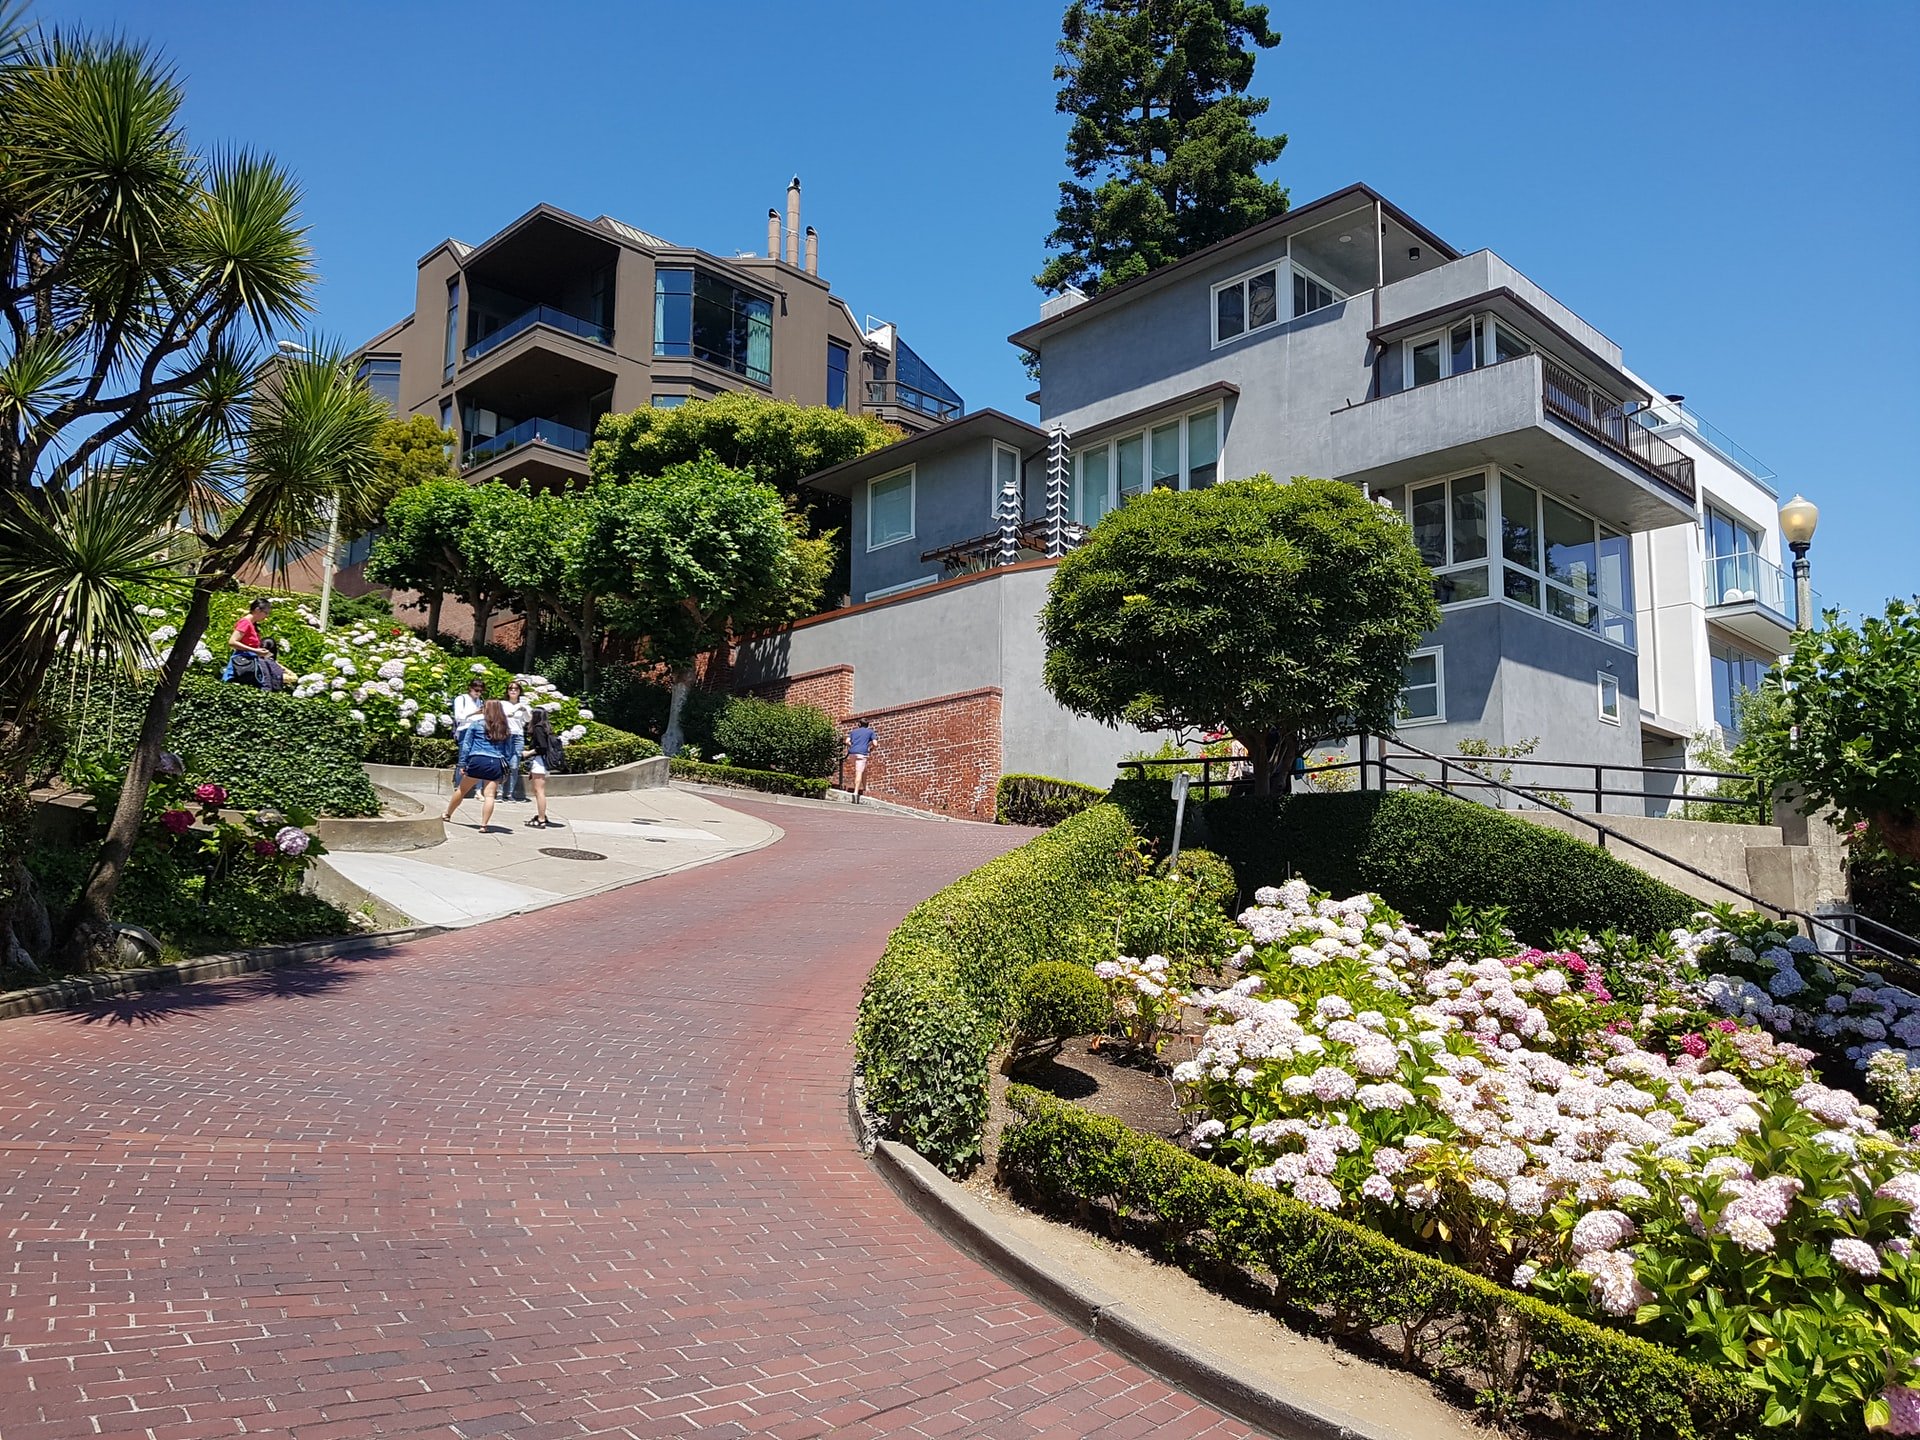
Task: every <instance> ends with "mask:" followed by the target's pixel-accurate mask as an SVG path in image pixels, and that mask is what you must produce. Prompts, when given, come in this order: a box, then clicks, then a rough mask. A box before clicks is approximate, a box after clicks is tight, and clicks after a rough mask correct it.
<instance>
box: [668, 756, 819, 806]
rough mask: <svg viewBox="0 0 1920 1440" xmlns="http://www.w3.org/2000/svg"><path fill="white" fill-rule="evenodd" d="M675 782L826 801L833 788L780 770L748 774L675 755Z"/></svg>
mask: <svg viewBox="0 0 1920 1440" xmlns="http://www.w3.org/2000/svg"><path fill="white" fill-rule="evenodd" d="M671 773H672V774H673V776H674V778H675V779H679V780H698V781H701V782H702V783H704V784H708V785H734V786H738V787H739V788H741V789H743V790H764V791H765V792H767V793H768V794H769V795H799V796H802V797H804V798H807V799H811V800H824V799H825V798H826V795H827V791H828V790H829V789H831V788H832V787H831V786H829V785H828V784H827V782H826V781H824V780H814V779H810V778H809V777H807V776H804V775H783V774H781V773H780V772H779V771H778V770H749V769H747V768H746V766H744V765H708V764H706V763H704V762H703V761H699V760H688V759H686V758H685V757H684V756H680V755H676V756H674V757H673V761H672V771H671Z"/></svg>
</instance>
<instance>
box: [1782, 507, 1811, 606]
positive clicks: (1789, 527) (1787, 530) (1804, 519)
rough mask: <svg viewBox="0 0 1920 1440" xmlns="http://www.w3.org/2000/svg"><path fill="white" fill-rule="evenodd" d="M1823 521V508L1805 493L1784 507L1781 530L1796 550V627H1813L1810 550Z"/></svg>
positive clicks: (1794, 557) (1794, 563)
mask: <svg viewBox="0 0 1920 1440" xmlns="http://www.w3.org/2000/svg"><path fill="white" fill-rule="evenodd" d="M1819 523H1820V507H1819V506H1818V505H1815V504H1814V503H1813V502H1812V501H1811V500H1808V499H1806V498H1805V497H1804V496H1801V495H1795V496H1794V497H1793V499H1791V500H1789V501H1788V502H1787V503H1786V504H1784V505H1782V506H1781V507H1780V533H1781V534H1782V535H1784V536H1786V537H1787V548H1788V549H1790V550H1791V551H1793V609H1794V615H1793V628H1794V629H1796V630H1811V629H1812V628H1813V579H1812V576H1813V567H1812V566H1810V565H1809V564H1808V563H1807V549H1808V547H1810V546H1811V545H1812V544H1813V528H1814V526H1816V525H1818V524H1819Z"/></svg>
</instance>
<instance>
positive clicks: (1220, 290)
mask: <svg viewBox="0 0 1920 1440" xmlns="http://www.w3.org/2000/svg"><path fill="white" fill-rule="evenodd" d="M1283 268H1284V269H1286V270H1287V271H1288V272H1289V273H1290V274H1291V276H1292V300H1293V311H1292V314H1291V315H1283V314H1281V312H1280V299H1281V296H1282V294H1283V293H1284V292H1283V291H1282V288H1281V287H1282V283H1283V282H1282V281H1281V279H1280V274H1281V271H1282V269H1283ZM1345 298H1346V297H1345V296H1344V295H1342V294H1341V293H1340V292H1339V291H1338V290H1336V289H1334V288H1333V287H1332V286H1331V285H1329V284H1327V283H1326V281H1324V280H1322V279H1320V278H1319V277H1318V276H1315V275H1309V274H1308V273H1307V272H1306V271H1304V270H1302V269H1300V268H1299V267H1298V266H1295V265H1291V264H1289V265H1286V266H1284V267H1283V266H1281V265H1279V264H1274V265H1265V266H1262V267H1261V268H1260V269H1258V270H1255V271H1252V272H1250V273H1249V274H1246V275H1240V276H1236V277H1235V278H1234V279H1232V280H1224V281H1222V282H1221V283H1220V284H1218V285H1216V286H1214V287H1213V343H1214V344H1215V345H1225V344H1226V343H1227V342H1228V341H1230V340H1238V339H1239V338H1240V337H1241V336H1242V335H1251V334H1252V333H1253V332H1254V331H1256V330H1264V329H1266V328H1267V327H1268V326H1269V325H1277V324H1279V323H1280V322H1281V321H1282V320H1287V319H1297V318H1299V317H1300V316H1302V315H1305V314H1308V313H1309V312H1311V311H1314V310H1323V309H1325V308H1326V307H1327V306H1329V305H1332V304H1334V303H1335V302H1336V301H1339V300H1344V299H1345Z"/></svg>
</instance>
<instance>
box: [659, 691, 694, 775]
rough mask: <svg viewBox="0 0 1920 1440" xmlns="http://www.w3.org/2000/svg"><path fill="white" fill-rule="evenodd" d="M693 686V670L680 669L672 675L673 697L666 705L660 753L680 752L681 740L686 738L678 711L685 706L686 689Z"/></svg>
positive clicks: (669, 754) (671, 754) (675, 753)
mask: <svg viewBox="0 0 1920 1440" xmlns="http://www.w3.org/2000/svg"><path fill="white" fill-rule="evenodd" d="M692 688H693V672H692V671H691V670H682V671H681V672H680V673H679V674H677V675H675V676H674V677H673V699H672V701H670V702H669V703H668V705H667V733H666V734H664V735H662V736H661V737H660V753H661V754H663V755H667V756H673V755H678V754H679V753H680V745H681V742H682V741H684V740H685V739H686V736H685V734H684V733H682V731H681V729H680V712H681V711H682V710H684V709H685V708H686V704H687V691H689V690H690V689H692Z"/></svg>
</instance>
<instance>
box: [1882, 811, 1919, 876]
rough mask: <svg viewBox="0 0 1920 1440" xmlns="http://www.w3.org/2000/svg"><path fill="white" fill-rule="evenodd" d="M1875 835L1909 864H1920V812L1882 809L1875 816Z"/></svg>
mask: <svg viewBox="0 0 1920 1440" xmlns="http://www.w3.org/2000/svg"><path fill="white" fill-rule="evenodd" d="M1873 835H1874V838H1875V839H1877V840H1879V842H1880V843H1881V844H1882V845H1885V846H1886V847H1887V849H1889V850H1891V851H1892V852H1893V853H1894V854H1896V855H1898V856H1900V857H1901V858H1902V859H1904V860H1906V861H1907V863H1908V864H1911V865H1920V814H1916V813H1914V812H1913V811H1911V810H1882V811H1880V812H1879V813H1878V814H1876V815H1874V817H1873Z"/></svg>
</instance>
